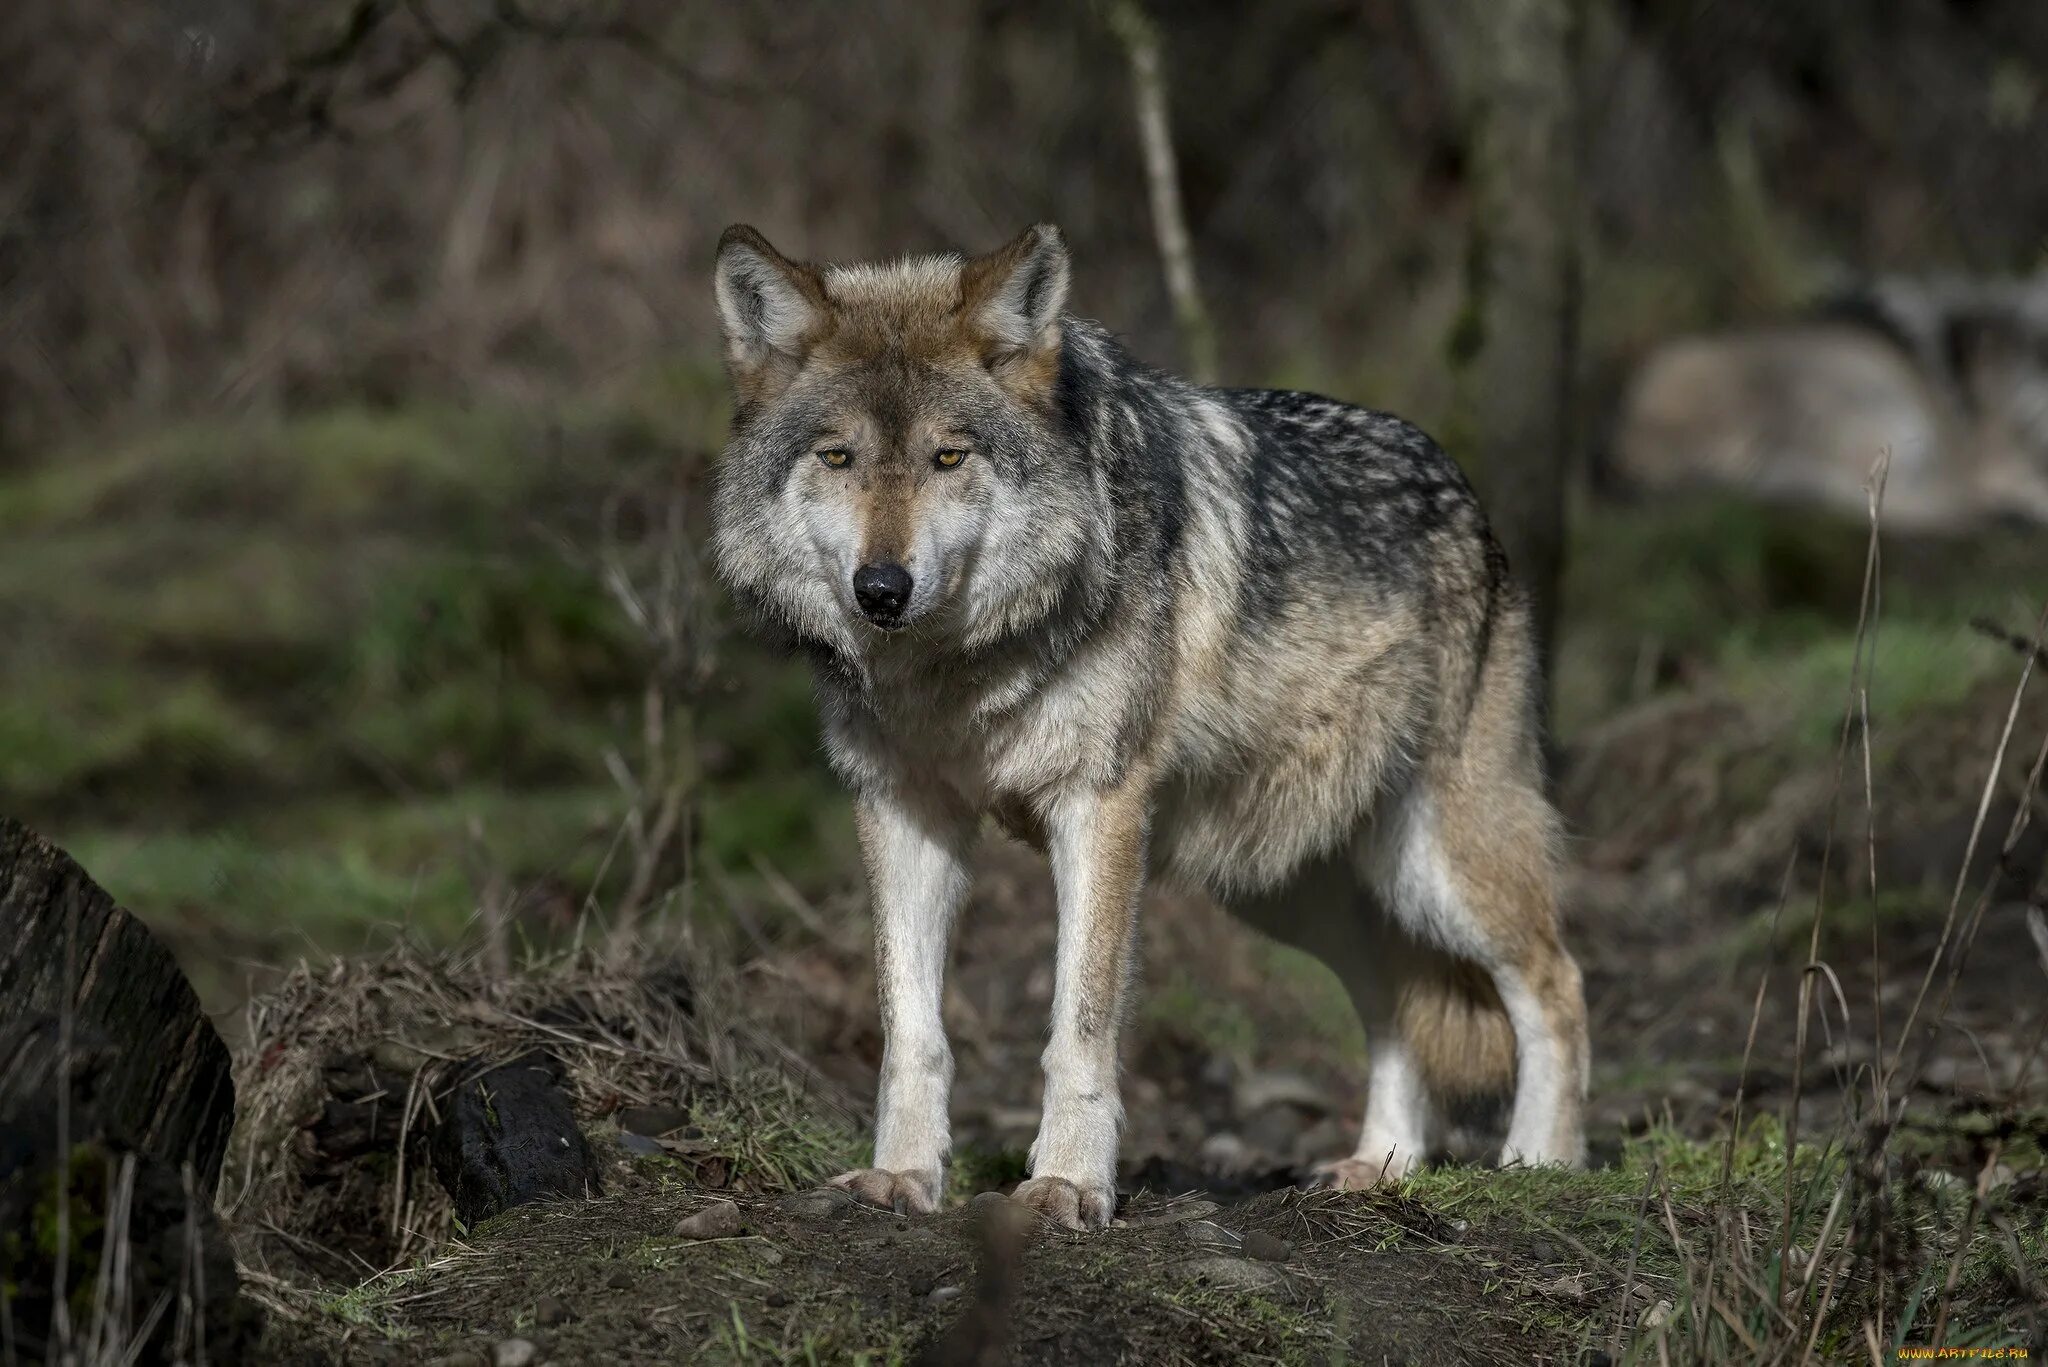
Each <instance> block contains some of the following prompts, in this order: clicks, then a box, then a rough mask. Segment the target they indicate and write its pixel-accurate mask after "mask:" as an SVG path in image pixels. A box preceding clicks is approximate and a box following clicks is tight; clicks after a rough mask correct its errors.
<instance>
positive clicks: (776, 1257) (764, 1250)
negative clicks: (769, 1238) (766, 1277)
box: [754, 1243, 784, 1267]
mask: <svg viewBox="0 0 2048 1367" xmlns="http://www.w3.org/2000/svg"><path fill="white" fill-rule="evenodd" d="M754 1256H755V1257H756V1258H758V1259H760V1260H761V1264H762V1266H764V1267H780V1266H782V1264H783V1261H784V1259H783V1256H782V1250H781V1249H779V1248H777V1247H776V1246H775V1245H774V1244H771V1243H762V1244H761V1245H760V1246H759V1247H757V1248H756V1249H755V1250H754Z"/></svg>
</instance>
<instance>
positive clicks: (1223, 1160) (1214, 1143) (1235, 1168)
mask: <svg viewBox="0 0 2048 1367" xmlns="http://www.w3.org/2000/svg"><path fill="white" fill-rule="evenodd" d="M1196 1156H1197V1157H1198V1158H1199V1159H1200V1160H1201V1164H1202V1168H1203V1170H1204V1171H1206V1172H1217V1173H1234V1172H1243V1171H1244V1170H1245V1169H1246V1168H1248V1167H1250V1166H1251V1165H1252V1152H1251V1149H1250V1147H1248V1146H1247V1145H1246V1144H1245V1142H1244V1140H1242V1139H1240V1138H1238V1137H1237V1136H1236V1135H1234V1134H1231V1133H1230V1132H1229V1131H1227V1130H1226V1131H1224V1132H1222V1133H1220V1134H1212V1135H1210V1136H1209V1137H1208V1138H1207V1139H1204V1140H1203V1141H1202V1147H1201V1148H1200V1149H1199V1150H1197V1152H1196Z"/></svg>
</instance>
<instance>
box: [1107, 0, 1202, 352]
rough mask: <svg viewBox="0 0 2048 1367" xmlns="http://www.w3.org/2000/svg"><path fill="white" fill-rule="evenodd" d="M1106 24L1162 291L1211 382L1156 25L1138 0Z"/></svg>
mask: <svg viewBox="0 0 2048 1367" xmlns="http://www.w3.org/2000/svg"><path fill="white" fill-rule="evenodd" d="M1109 26H1110V27H1111V28H1112V29H1114V30H1115V31H1116V35H1117V37H1118V38H1120V39H1122V40H1123V45H1124V51H1125V52H1126V53H1127V54H1128V55H1129V57H1130V62H1131V93H1132V97H1133V99H1134V100H1135V101H1136V103H1137V112H1138V139H1139V142H1140V144H1141V146H1142V147H1143V150H1144V155H1145V184H1146V188H1147V189H1148V190H1149V191H1150V193H1151V198H1152V227H1153V231H1154V232H1155V233H1156V234H1157V236H1158V238H1159V261H1160V264H1161V265H1162V266H1163V267H1165V270H1166V292H1167V294H1168V296H1169V297H1171V299H1172V300H1173V316H1174V319H1175V321H1176V322H1178V323H1179V325H1180V334H1181V345H1182V346H1183V347H1185V348H1186V350H1187V362H1188V370H1189V372H1190V373H1191V374H1192V375H1193V376H1194V377H1195V379H1197V380H1198V381H1200V382H1201V383H1203V384H1214V383H1216V328H1215V325H1214V324H1213V323H1212V322H1211V321H1210V319H1209V310H1208V309H1207V308H1206V307H1204V306H1203V304H1202V294H1201V290H1200V289H1199V288H1197V286H1196V284H1195V254H1194V249H1193V248H1192V247H1190V246H1189V242H1188V219H1187V209H1186V207H1185V206H1184V205H1183V204H1182V203H1181V197H1180V168H1179V164H1178V163H1177V162H1176V160H1175V158H1174V155H1173V132H1172V129H1171V127H1170V126H1169V124H1168V122H1167V114H1166V78H1165V76H1164V74H1163V73H1162V71H1161V69H1160V58H1159V30H1158V28H1157V26H1156V25H1154V24H1153V22H1152V17H1151V16H1150V15H1149V14H1147V13H1145V10H1144V7H1143V6H1142V5H1140V4H1139V3H1138V0H1116V3H1114V4H1112V5H1111V6H1110V8H1109Z"/></svg>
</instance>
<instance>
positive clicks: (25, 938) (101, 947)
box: [0, 817, 235, 1205]
mask: <svg viewBox="0 0 2048 1367" xmlns="http://www.w3.org/2000/svg"><path fill="white" fill-rule="evenodd" d="M60 1040H65V1041H68V1042H69V1043H70V1045H71V1048H69V1049H68V1050H67V1049H65V1048H60V1047H58V1043H59V1041H60ZM0 1051H4V1053H5V1055H6V1056H5V1057H0V1111H12V1110H16V1109H18V1108H20V1107H23V1106H27V1105H29V1104H30V1103H31V1099H33V1098H47V1097H49V1096H51V1095H55V1094H58V1093H60V1092H63V1091H64V1089H63V1088H60V1087H58V1086H57V1085H56V1083H57V1077H58V1074H59V1072H60V1071H64V1072H72V1073H76V1072H80V1071H81V1070H86V1069H89V1070H90V1072H91V1074H92V1076H91V1078H90V1084H91V1085H90V1094H91V1112H92V1113H91V1115H90V1116H80V1117H78V1118H76V1120H75V1121H74V1125H75V1126H76V1128H74V1130H73V1133H74V1134H76V1135H78V1136H80V1137H85V1136H87V1135H105V1136H107V1137H110V1138H113V1139H115V1140H117V1141H118V1142H119V1144H120V1145H121V1146H122V1147H124V1148H129V1149H132V1150H134V1151H135V1152H137V1153H140V1154H143V1155H146V1156H148V1157H150V1158H152V1159H155V1160H157V1161H159V1162H161V1163H163V1164H164V1165H165V1166H166V1167H167V1168H168V1169H169V1170H170V1171H172V1172H177V1171H178V1170H179V1168H180V1166H181V1165H182V1164H183V1163H185V1162H186V1161H188V1160H189V1161H190V1162H191V1164H192V1168H193V1173H194V1175H195V1177H196V1179H197V1182H198V1191H199V1194H200V1199H201V1200H202V1201H204V1202H206V1203H207V1204H208V1205H211V1204H212V1201H213V1193H214V1189H215V1188H216V1186H217V1185H218V1184H219V1181H220V1164H221V1157H222V1155H223V1154H224V1153H225V1152H226V1150H227V1142H228V1131H229V1130H230V1129H231V1128H233V1126H234V1121H235V1084H234V1080H233V1078H232V1077H231V1076H230V1074H229V1065H228V1051H227V1046H226V1045H224V1044H222V1043H221V1038H220V1035H219V1034H218V1033H217V1032H216V1031H215V1030H214V1028H213V1022H212V1021H210V1020H208V1019H207V1018H206V1014H205V1013H204V1012H203V1011H201V1010H200V1009H199V998H198V996H197V994H195V993H194V992H193V991H192V986H191V984H190V983H188V982H186V981H185V975H184V973H183V972H182V971H181V970H180V969H179V968H178V964H177V961H176V960H175V959H173V958H172V957H171V954H170V951H169V950H167V949H165V948H164V947H163V946H162V945H161V944H159V943H158V942H157V939H156V937H155V936H154V935H151V934H150V933H149V930H148V928H147V927H145V926H144V925H143V924H142V923H141V922H140V921H138V920H136V919H135V918H134V917H133V916H130V915H129V914H128V913H127V912H125V911H123V910H121V908H119V907H117V906H115V905H114V900H113V899H112V898H111V897H109V896H107V894H106V893H105V892H103V891H102V890H101V889H100V888H99V886H98V885H97V884H95V883H94V882H93V881H92V879H90V878H88V877H87V876H86V874H85V871H84V870H83V869H81V868H79V867H78V865H77V864H75V863H73V862H72V860H71V858H70V856H68V855H66V854H65V853H64V852H63V851H62V850H59V849H57V848H56V847H55V846H53V845H51V844H50V843H49V842H48V841H46V840H44V839H42V838H41V837H40V836H38V835H36V834H35V833H34V832H33V831H30V830H29V829H28V828H27V827H25V826H23V825H21V824H20V823H18V822H15V821H12V820H9V819H7V818H5V817H0ZM79 1080H82V1079H79ZM40 1104H45V1105H46V1104H47V1101H46V1100H44V1101H42V1102H41V1103H40Z"/></svg>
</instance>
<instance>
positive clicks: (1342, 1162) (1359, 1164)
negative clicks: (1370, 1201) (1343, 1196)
mask: <svg viewBox="0 0 2048 1367" xmlns="http://www.w3.org/2000/svg"><path fill="white" fill-rule="evenodd" d="M1414 1166H1415V1160H1414V1159H1413V1158H1411V1157H1410V1156H1409V1155H1407V1154H1404V1153H1399V1152H1395V1153H1389V1154H1388V1155H1387V1156H1386V1157H1384V1158H1340V1159H1338V1160H1337V1161H1335V1162H1334V1163H1318V1164H1316V1166H1315V1169H1314V1171H1312V1172H1311V1173H1310V1174H1309V1179H1308V1189H1309V1190H1310V1191H1371V1190H1372V1189H1373V1188H1374V1187H1377V1186H1382V1185H1384V1184H1386V1183H1388V1182H1398V1181H1400V1180H1401V1179H1402V1178H1403V1177H1406V1176H1407V1175H1408V1171H1409V1169H1411V1168H1413V1167H1414Z"/></svg>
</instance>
